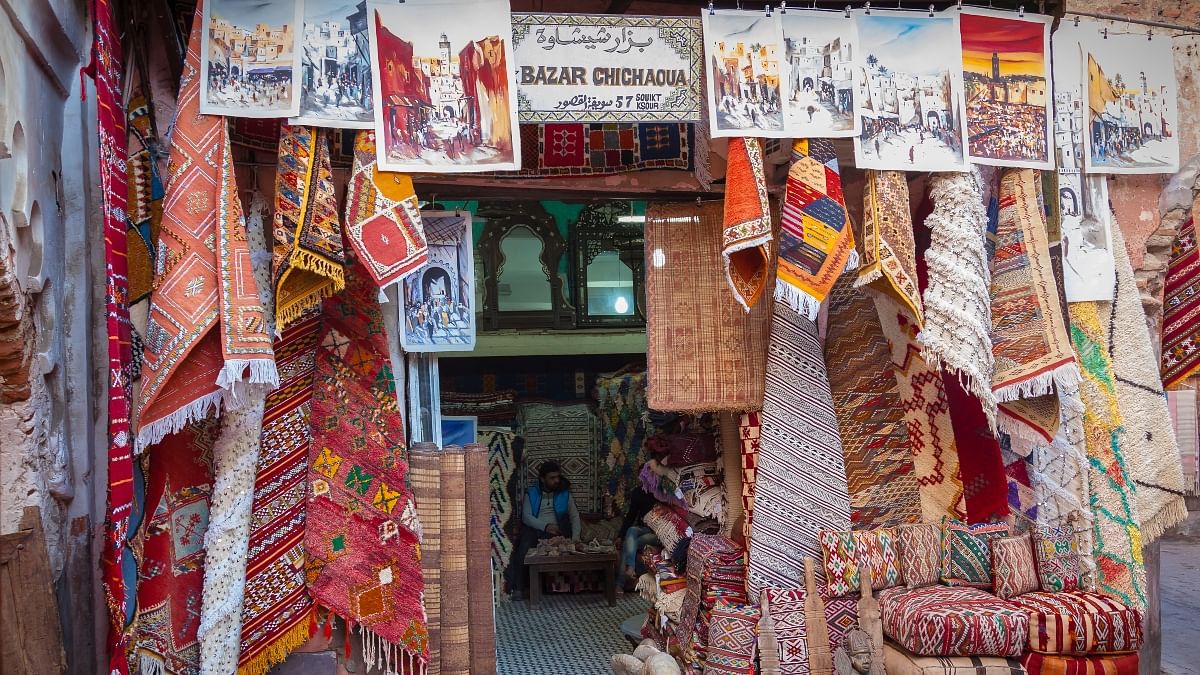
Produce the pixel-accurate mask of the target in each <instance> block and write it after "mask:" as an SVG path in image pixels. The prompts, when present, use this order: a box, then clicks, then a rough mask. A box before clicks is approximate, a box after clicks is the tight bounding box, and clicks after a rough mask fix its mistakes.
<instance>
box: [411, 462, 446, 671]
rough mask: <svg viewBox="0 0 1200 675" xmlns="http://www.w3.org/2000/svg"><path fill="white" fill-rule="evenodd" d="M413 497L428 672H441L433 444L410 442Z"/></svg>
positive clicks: (437, 466) (438, 509)
mask: <svg viewBox="0 0 1200 675" xmlns="http://www.w3.org/2000/svg"><path fill="white" fill-rule="evenodd" d="M409 461H410V462H411V469H410V470H409V476H410V478H411V479H412V489H413V498H414V499H415V500H416V503H417V517H418V519H419V520H420V522H421V576H422V577H423V578H424V580H425V614H426V623H427V625H428V627H429V668H428V672H429V673H430V674H431V675H432V674H433V673H441V672H442V648H441V635H442V487H441V475H442V453H441V451H440V450H438V447H437V446H436V445H434V444H433V443H414V444H413V447H412V452H411V453H410V455H409Z"/></svg>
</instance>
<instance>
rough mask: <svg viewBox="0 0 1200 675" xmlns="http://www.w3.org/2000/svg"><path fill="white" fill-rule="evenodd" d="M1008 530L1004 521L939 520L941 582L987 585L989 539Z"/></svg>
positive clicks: (989, 575) (988, 575)
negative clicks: (940, 527)
mask: <svg viewBox="0 0 1200 675" xmlns="http://www.w3.org/2000/svg"><path fill="white" fill-rule="evenodd" d="M1008 534H1009V528H1008V525H1007V524H1005V523H977V524H975V525H967V524H966V523H962V522H959V521H957V520H952V519H950V518H947V519H946V520H945V522H944V523H943V524H942V583H944V584H946V585H948V586H972V587H975V588H991V587H992V552H991V543H992V541H994V540H996V539H1000V538H1002V537H1006V536H1008Z"/></svg>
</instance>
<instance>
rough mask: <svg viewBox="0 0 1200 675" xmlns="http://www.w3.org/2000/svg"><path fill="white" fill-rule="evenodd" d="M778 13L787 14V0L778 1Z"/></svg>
mask: <svg viewBox="0 0 1200 675" xmlns="http://www.w3.org/2000/svg"><path fill="white" fill-rule="evenodd" d="M779 13H780V14H787V0H780V3H779Z"/></svg>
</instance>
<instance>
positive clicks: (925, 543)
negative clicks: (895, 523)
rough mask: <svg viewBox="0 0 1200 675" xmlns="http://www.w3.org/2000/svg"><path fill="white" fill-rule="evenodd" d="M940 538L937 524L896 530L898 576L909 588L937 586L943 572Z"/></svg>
mask: <svg viewBox="0 0 1200 675" xmlns="http://www.w3.org/2000/svg"><path fill="white" fill-rule="evenodd" d="M941 536H942V535H941V531H940V528H939V527H938V525H937V523H921V524H920V525H901V526H900V527H897V528H896V543H897V544H898V545H899V549H900V572H901V576H903V577H904V583H906V584H908V587H909V588H919V587H921V586H932V585H934V584H936V583H937V582H938V577H939V576H941V571H942V542H941Z"/></svg>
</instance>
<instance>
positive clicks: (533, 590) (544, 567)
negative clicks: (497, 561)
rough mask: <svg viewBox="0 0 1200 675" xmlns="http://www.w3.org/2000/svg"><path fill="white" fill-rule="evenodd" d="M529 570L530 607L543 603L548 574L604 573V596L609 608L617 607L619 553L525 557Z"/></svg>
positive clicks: (531, 555)
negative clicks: (545, 578) (545, 581)
mask: <svg viewBox="0 0 1200 675" xmlns="http://www.w3.org/2000/svg"><path fill="white" fill-rule="evenodd" d="M525 565H526V566H527V567H528V568H529V605H530V606H531V607H536V606H538V605H539V604H541V602H542V575H543V574H545V573H548V572H588V571H593V570H598V571H603V572H604V595H605V596H606V597H607V598H608V606H609V607H615V606H616V605H617V552H616V551H613V552H611V553H571V554H566V555H533V554H532V553H531V554H530V555H527V556H525Z"/></svg>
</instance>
